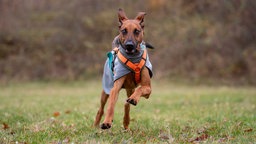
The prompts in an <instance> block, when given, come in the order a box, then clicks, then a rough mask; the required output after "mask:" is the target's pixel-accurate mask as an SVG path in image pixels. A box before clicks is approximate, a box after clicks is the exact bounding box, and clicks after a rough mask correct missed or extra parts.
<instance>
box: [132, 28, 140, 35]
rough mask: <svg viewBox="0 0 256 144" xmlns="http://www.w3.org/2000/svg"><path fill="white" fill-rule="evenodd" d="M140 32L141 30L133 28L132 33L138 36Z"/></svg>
mask: <svg viewBox="0 0 256 144" xmlns="http://www.w3.org/2000/svg"><path fill="white" fill-rule="evenodd" d="M140 32H141V31H140V30H138V29H135V30H134V32H133V33H134V35H136V36H138V35H139V34H140Z"/></svg>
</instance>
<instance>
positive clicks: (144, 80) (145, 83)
mask: <svg viewBox="0 0 256 144" xmlns="http://www.w3.org/2000/svg"><path fill="white" fill-rule="evenodd" d="M150 94H151V82H150V76H149V72H148V69H147V68H146V67H144V68H143V70H142V72H141V86H140V87H139V88H137V89H136V90H135V92H134V93H133V94H132V95H131V97H129V98H128V99H127V102H128V103H130V104H132V105H135V106H136V105H137V103H138V102H139V100H140V97H141V96H142V97H145V98H146V99H148V98H149V96H150Z"/></svg>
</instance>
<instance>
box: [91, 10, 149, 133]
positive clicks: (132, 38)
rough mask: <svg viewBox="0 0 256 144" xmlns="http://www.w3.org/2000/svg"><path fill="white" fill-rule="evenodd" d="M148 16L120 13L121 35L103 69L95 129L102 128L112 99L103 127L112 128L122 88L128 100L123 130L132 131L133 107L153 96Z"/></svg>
mask: <svg viewBox="0 0 256 144" xmlns="http://www.w3.org/2000/svg"><path fill="white" fill-rule="evenodd" d="M145 15H146V13H145V12H139V13H138V15H137V16H136V17H135V19H128V18H127V16H126V14H125V12H124V11H123V10H122V9H119V10H118V19H119V24H120V25H119V35H118V36H117V37H116V38H115V39H114V41H113V43H112V48H113V50H112V51H111V52H109V53H108V59H107V61H106V63H105V66H104V74H103V81H102V82H103V91H102V93H101V101H100V108H99V110H98V112H97V115H96V118H95V121H94V126H95V127H98V126H99V123H100V121H101V118H102V115H103V114H104V106H105V104H106V102H107V100H108V99H109V103H108V106H107V111H106V116H105V119H104V121H103V123H102V124H101V125H100V127H101V129H109V128H111V126H112V121H113V116H114V108H115V104H116V102H117V98H118V94H119V91H120V90H121V89H122V88H124V89H125V90H126V93H127V97H128V99H127V100H126V103H125V105H124V118H123V127H124V129H128V128H129V123H130V114H129V112H130V104H132V105H134V106H136V105H137V104H138V102H139V100H140V97H144V98H146V99H148V98H149V96H150V94H151V80H150V79H151V77H152V76H153V73H152V65H151V63H150V61H149V57H148V54H147V49H146V47H149V48H153V47H152V46H151V45H150V44H148V43H145V42H144V41H143V37H144V16H145Z"/></svg>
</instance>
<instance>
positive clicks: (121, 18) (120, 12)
mask: <svg viewBox="0 0 256 144" xmlns="http://www.w3.org/2000/svg"><path fill="white" fill-rule="evenodd" d="M118 19H119V28H120V27H121V25H122V24H123V22H124V21H126V20H128V18H127V16H126V15H125V12H124V11H123V9H121V8H119V9H118Z"/></svg>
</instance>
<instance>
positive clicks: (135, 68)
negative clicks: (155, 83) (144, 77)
mask: <svg viewBox="0 0 256 144" xmlns="http://www.w3.org/2000/svg"><path fill="white" fill-rule="evenodd" d="M114 51H115V52H117V57H118V58H119V60H120V61H121V62H122V63H123V64H124V65H126V66H127V67H128V68H130V69H131V70H132V71H133V72H134V74H135V82H136V83H137V84H138V83H140V82H141V70H142V68H143V67H144V66H145V64H146V58H147V50H144V51H143V54H142V57H141V60H140V62H138V63H133V62H131V61H130V60H129V59H127V58H126V57H125V56H124V55H123V54H122V53H121V52H120V51H119V50H116V49H115V50H114Z"/></svg>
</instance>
